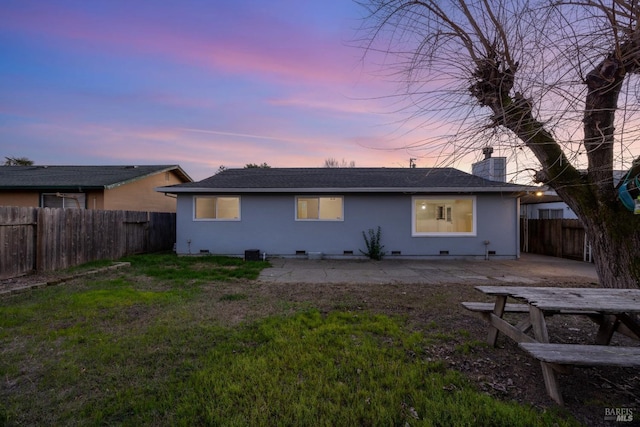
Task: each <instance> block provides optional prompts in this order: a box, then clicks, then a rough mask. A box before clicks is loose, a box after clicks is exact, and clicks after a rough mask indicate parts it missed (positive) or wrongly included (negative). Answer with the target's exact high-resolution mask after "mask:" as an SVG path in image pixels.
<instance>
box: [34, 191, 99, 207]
mask: <svg viewBox="0 0 640 427" xmlns="http://www.w3.org/2000/svg"><path fill="white" fill-rule="evenodd" d="M49 196H53V197H57V198H60V199H61V201H62V208H63V209H76V208H77V209H85V208H86V204H87V194H86V193H42V194H40V206H42V207H47V206H45V204H44V199H45V197H49Z"/></svg>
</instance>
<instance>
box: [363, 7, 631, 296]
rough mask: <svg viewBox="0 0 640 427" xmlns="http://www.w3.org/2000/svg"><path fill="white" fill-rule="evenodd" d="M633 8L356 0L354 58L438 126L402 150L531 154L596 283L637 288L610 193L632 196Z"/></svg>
mask: <svg viewBox="0 0 640 427" xmlns="http://www.w3.org/2000/svg"><path fill="white" fill-rule="evenodd" d="M639 3H640V2H638V1H636V0H629V1H625V0H577V1H571V0H567V1H564V0H559V1H556V2H549V1H547V0H545V1H541V0H449V1H441V0H370V1H364V0H363V1H362V2H361V4H362V5H363V6H364V7H366V8H367V10H368V12H369V17H368V18H367V20H366V21H365V26H364V27H363V29H362V30H363V32H364V33H363V35H364V37H363V42H364V44H365V48H366V49H367V50H366V56H365V57H375V58H376V59H377V58H383V60H384V61H386V62H384V63H383V64H382V65H383V69H384V70H387V71H389V76H392V77H394V78H396V79H398V82H401V83H402V86H400V87H401V89H402V90H401V91H400V92H399V93H398V94H397V96H398V97H399V99H402V100H404V101H408V102H406V103H404V104H403V106H404V108H405V111H406V113H407V114H408V116H407V120H417V119H419V120H420V123H421V124H422V125H425V126H427V125H432V124H433V123H440V122H447V123H449V127H447V128H446V131H444V132H441V133H440V134H438V136H437V137H434V138H433V139H430V140H427V141H421V142H419V143H417V144H416V145H415V146H414V147H412V148H414V149H415V148H423V149H425V150H430V149H438V150H442V149H443V148H442V147H451V146H453V147H455V150H453V152H454V154H456V155H458V156H459V155H460V153H461V152H466V151H468V150H477V151H479V148H481V147H484V146H486V145H488V144H493V145H498V146H500V147H501V149H503V150H509V149H510V150H512V151H511V153H512V154H511V155H512V157H513V158H514V159H516V160H518V161H519V162H525V163H526V162H528V161H535V163H533V164H534V165H535V173H534V174H533V178H534V179H535V181H537V182H541V183H545V184H548V185H549V186H550V187H552V188H553V189H554V190H556V192H557V193H558V195H559V196H560V197H561V198H562V199H563V200H564V201H565V202H566V203H567V204H568V205H569V206H570V207H571V208H572V209H573V210H574V211H575V212H576V214H577V215H578V217H579V218H580V220H581V221H582V223H583V224H584V226H585V228H586V230H587V236H588V239H589V241H590V242H591V244H592V247H593V250H594V259H595V263H596V268H597V271H598V275H599V277H600V281H601V285H602V286H605V287H618V288H634V287H640V215H634V214H633V212H632V211H630V210H629V206H628V205H627V206H625V204H623V203H622V202H621V200H620V197H621V195H622V196H625V197H627V198H628V197H633V198H635V197H637V196H638V194H637V193H638V190H637V189H635V188H633V185H634V183H637V182H639V181H638V180H636V179H635V177H638V176H639V174H640V157H636V158H634V155H633V154H632V150H633V146H634V144H635V146H636V150H637V151H640V144H639V143H638V142H639V141H638V136H639V134H638V132H637V130H636V129H638V119H639V115H638V112H639V110H638V109H637V106H638V99H640V98H639V95H640V90H639V89H640V86H639V85H638V74H639V72H640V49H639V48H640V4H639ZM379 54H381V55H379ZM440 129H442V127H440ZM531 154H532V155H533V158H532V157H531ZM635 156H638V153H636V154H635ZM519 164H522V163H519ZM614 169H621V170H624V171H625V174H624V175H623V177H622V180H621V181H620V182H619V183H617V182H616V181H617V180H614V178H613V175H614ZM621 186H622V189H621V188H620V187H621Z"/></svg>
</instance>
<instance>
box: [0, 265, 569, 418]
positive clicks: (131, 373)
mask: <svg viewBox="0 0 640 427" xmlns="http://www.w3.org/2000/svg"><path fill="white" fill-rule="evenodd" d="M126 260H127V261H130V262H131V267H130V268H126V269H123V270H120V271H116V272H110V273H106V274H105V275H104V276H100V275H96V276H92V277H84V278H82V279H78V280H75V281H72V282H69V283H66V284H62V285H59V286H55V287H49V288H45V289H40V290H37V291H33V292H30V293H25V294H20V295H15V296H11V297H7V298H4V299H0V384H1V385H0V425H83V426H85V425H130V426H140V425H153V426H164V425H166V426H174V425H184V426H194V425H225V426H247V425H251V426H253V425H256V426H260V425H264V426H273V425H286V426H292V425H295V426H347V425H349V426H351V425H353V426H356V425H358V426H360V425H364V426H367V425H371V426H373V425H375V426H378V425H385V426H387V425H388V426H396V425H397V426H406V425H411V426H432V425H439V426H451V425H469V426H536V425H540V426H542V425H560V426H561V425H577V423H576V422H572V421H570V420H569V421H568V420H567V419H565V418H564V417H561V416H560V415H559V414H554V413H551V412H540V411H537V410H535V409H533V408H531V407H527V406H521V405H518V404H515V403H505V402H501V401H498V400H495V399H493V398H492V397H490V396H488V395H486V394H483V393H481V392H479V391H477V390H476V389H475V388H474V387H473V386H472V385H471V384H470V383H469V382H468V381H466V380H465V378H464V377H463V375H462V374H460V373H457V372H456V371H452V370H449V369H447V368H446V366H445V364H444V363H443V362H441V361H439V360H431V359H430V358H429V357H428V354H427V353H426V351H425V349H426V348H428V347H429V346H433V345H434V340H435V341H436V344H437V340H447V339H449V338H450V337H448V336H447V334H442V333H439V332H438V331H437V326H435V325H434V326H433V327H431V328H429V331H426V332H424V333H418V332H415V331H411V330H409V328H407V327H406V325H405V322H404V321H403V319H402V318H399V317H390V316H386V315H381V314H376V313H372V312H368V311H349V310H348V309H342V310H340V309H337V310H333V311H329V312H328V313H327V312H322V311H320V310H319V309H318V308H317V307H314V306H313V304H300V305H296V306H292V305H291V304H281V305H278V304H277V303H275V304H274V303H273V302H267V301H266V300H265V299H264V298H254V295H253V293H252V290H253V289H254V282H252V280H253V279H255V278H256V277H257V275H258V273H259V271H260V269H262V268H264V267H265V266H267V265H268V263H264V262H244V261H242V260H239V259H229V258H219V257H209V256H208V257H193V258H190V257H176V256H174V255H145V256H137V257H130V258H127V259H126ZM267 305H268V306H269V307H270V309H269V310H268V313H267V311H261V309H262V308H263V307H265V306H267ZM245 307H247V308H246V310H251V311H252V312H254V313H255V314H254V315H253V316H249V317H246V316H245V317H243V318H242V320H240V321H234V319H233V313H236V312H240V313H242V312H244V310H245ZM274 307H275V308H274ZM260 313H267V314H263V315H260ZM468 345H470V346H473V345H477V344H475V341H472V339H471V338H469V343H468Z"/></svg>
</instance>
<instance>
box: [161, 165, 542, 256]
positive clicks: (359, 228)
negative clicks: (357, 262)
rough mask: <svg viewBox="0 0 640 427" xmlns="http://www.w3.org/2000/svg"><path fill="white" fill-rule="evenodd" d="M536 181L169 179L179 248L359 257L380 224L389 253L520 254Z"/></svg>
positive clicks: (315, 174)
mask: <svg viewBox="0 0 640 427" xmlns="http://www.w3.org/2000/svg"><path fill="white" fill-rule="evenodd" d="M530 190H531V187H525V186H521V185H517V184H509V183H505V182H500V181H492V180H488V179H484V178H481V177H479V176H476V175H471V174H468V173H465V172H462V171H460V170H457V169H453V168H429V169H425V168H248V169H227V170H224V171H222V172H220V173H218V174H216V175H214V176H212V177H209V178H207V179H204V180H202V181H199V182H190V183H185V184H179V185H173V186H164V187H160V188H158V189H157V191H159V192H163V193H168V194H175V195H176V196H177V200H178V204H177V214H176V215H177V230H176V232H177V241H176V246H175V247H176V252H177V253H178V254H200V253H211V254H220V255H231V256H244V255H245V254H246V253H247V251H250V252H249V253H256V251H257V252H258V253H259V254H260V255H261V256H262V255H264V254H266V256H277V257H296V256H298V257H304V256H308V257H319V256H321V257H325V258H342V257H346V258H354V257H362V256H363V255H362V253H361V250H365V239H364V237H363V232H365V233H367V234H368V230H369V229H373V230H377V228H378V227H380V229H381V244H382V245H384V250H385V252H386V253H387V257H398V258H412V257H420V258H430V257H435V258H439V257H450V258H479V259H485V258H501V259H514V258H518V257H519V254H520V253H519V247H520V245H519V236H520V233H519V221H518V217H519V210H520V206H519V197H520V196H521V195H522V194H524V193H525V192H527V191H530Z"/></svg>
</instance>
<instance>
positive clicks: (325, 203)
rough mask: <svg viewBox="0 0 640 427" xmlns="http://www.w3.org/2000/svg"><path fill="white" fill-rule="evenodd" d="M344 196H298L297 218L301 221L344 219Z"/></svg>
mask: <svg viewBox="0 0 640 427" xmlns="http://www.w3.org/2000/svg"><path fill="white" fill-rule="evenodd" d="M343 202H344V200H343V198H342V196H329V197H325V196H322V197H320V196H298V197H296V220H299V221H343V220H344V208H343Z"/></svg>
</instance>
